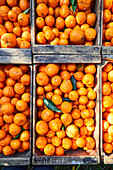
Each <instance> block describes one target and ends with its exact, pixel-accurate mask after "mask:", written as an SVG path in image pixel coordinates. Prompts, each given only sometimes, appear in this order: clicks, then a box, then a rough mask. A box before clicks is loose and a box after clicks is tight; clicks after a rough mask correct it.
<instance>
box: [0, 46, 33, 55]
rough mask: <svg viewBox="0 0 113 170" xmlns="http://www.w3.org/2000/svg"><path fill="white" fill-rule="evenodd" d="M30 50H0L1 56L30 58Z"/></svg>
mask: <svg viewBox="0 0 113 170" xmlns="http://www.w3.org/2000/svg"><path fill="white" fill-rule="evenodd" d="M31 54H32V53H31V48H30V49H20V48H0V56H14V55H16V56H30V55H31Z"/></svg>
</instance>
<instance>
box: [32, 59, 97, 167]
mask: <svg viewBox="0 0 113 170" xmlns="http://www.w3.org/2000/svg"><path fill="white" fill-rule="evenodd" d="M62 63H65V62H64V61H63V62H62ZM39 65H40V64H39V63H38V64H35V65H34V66H33V155H32V164H33V165H73V164H99V162H100V156H99V70H100V65H98V64H96V66H97V74H96V78H95V81H96V86H95V91H96V92H97V98H96V107H95V131H94V133H93V137H94V139H95V141H96V148H95V150H92V151H91V150H89V151H84V150H82V149H77V150H75V151H72V150H69V151H66V152H65V155H63V156H46V155H44V154H43V153H41V152H40V151H39V150H38V149H36V145H35V141H36V132H35V126H36V122H37V121H38V118H37V107H36V87H37V85H36V75H37V67H38V66H39Z"/></svg>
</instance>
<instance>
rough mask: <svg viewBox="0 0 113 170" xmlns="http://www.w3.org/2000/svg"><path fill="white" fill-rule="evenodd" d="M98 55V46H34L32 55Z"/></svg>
mask: <svg viewBox="0 0 113 170" xmlns="http://www.w3.org/2000/svg"><path fill="white" fill-rule="evenodd" d="M53 53H54V54H81V55H84V54H89V55H90V54H100V47H98V46H83V45H81V46H79V45H76V46H75V45H34V47H33V54H53Z"/></svg>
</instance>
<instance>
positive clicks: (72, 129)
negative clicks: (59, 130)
mask: <svg viewBox="0 0 113 170" xmlns="http://www.w3.org/2000/svg"><path fill="white" fill-rule="evenodd" d="M66 134H67V136H68V137H69V138H77V136H78V134H79V131H78V127H77V126H76V125H74V124H71V125H69V126H68V127H67V128H66Z"/></svg>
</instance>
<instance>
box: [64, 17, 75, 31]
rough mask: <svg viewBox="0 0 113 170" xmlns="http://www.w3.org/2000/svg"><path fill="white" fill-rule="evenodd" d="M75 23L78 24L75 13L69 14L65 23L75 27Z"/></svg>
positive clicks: (69, 26)
mask: <svg viewBox="0 0 113 170" xmlns="http://www.w3.org/2000/svg"><path fill="white" fill-rule="evenodd" d="M75 24H76V19H75V17H74V16H73V15H68V16H67V17H66V18H65V25H66V27H67V28H73V27H74V26H75ZM69 32H70V31H69ZM70 33H71V32H70Z"/></svg>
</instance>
